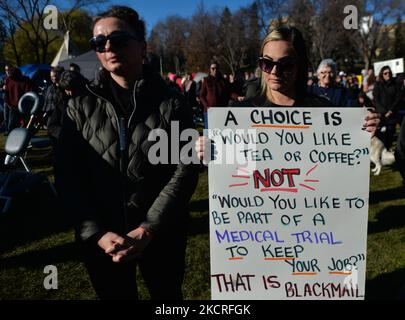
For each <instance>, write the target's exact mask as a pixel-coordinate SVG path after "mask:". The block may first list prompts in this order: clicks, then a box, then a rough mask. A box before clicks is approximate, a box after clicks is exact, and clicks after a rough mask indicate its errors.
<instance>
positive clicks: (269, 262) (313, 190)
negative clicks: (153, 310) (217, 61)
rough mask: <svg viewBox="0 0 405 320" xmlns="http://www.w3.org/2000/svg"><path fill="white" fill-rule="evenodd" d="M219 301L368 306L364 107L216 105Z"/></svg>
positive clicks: (212, 186) (213, 178) (214, 227)
mask: <svg viewBox="0 0 405 320" xmlns="http://www.w3.org/2000/svg"><path fill="white" fill-rule="evenodd" d="M208 116H209V120H208V123H209V127H210V131H209V137H210V138H211V139H212V140H213V141H214V143H215V159H214V160H213V161H212V162H211V163H210V164H209V201H210V245H211V291H212V298H213V299H363V298H364V287H365V265H366V263H365V259H366V241H367V214H368V190H369V165H370V163H369V143H370V134H369V133H367V132H366V131H364V130H362V124H363V122H364V117H365V110H364V109H361V108H339V109H331V108H300V109H295V108H285V109H284V108H283V109H281V108H260V109H256V108H211V109H209V113H208Z"/></svg>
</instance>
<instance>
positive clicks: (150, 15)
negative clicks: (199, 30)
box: [110, 0, 253, 32]
mask: <svg viewBox="0 0 405 320" xmlns="http://www.w3.org/2000/svg"><path fill="white" fill-rule="evenodd" d="M200 2H201V0H122V1H116V0H112V1H110V4H120V5H127V6H129V7H132V8H134V9H135V10H136V11H138V13H139V14H140V16H141V17H142V18H143V19H144V20H145V22H146V25H147V30H148V32H150V30H151V29H152V27H153V26H154V25H155V24H156V22H158V21H159V20H162V19H164V18H165V17H167V16H170V15H179V16H182V17H191V16H192V15H193V13H194V12H195V11H196V8H197V6H198V4H199V3H200ZM203 3H204V6H205V8H206V9H207V10H210V9H213V8H221V9H222V8H224V7H225V6H227V7H228V8H229V9H230V10H231V11H232V12H233V11H235V10H237V9H238V8H240V7H242V6H245V5H248V4H251V3H253V0H203Z"/></svg>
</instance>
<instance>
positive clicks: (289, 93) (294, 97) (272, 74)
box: [195, 27, 379, 160]
mask: <svg viewBox="0 0 405 320" xmlns="http://www.w3.org/2000/svg"><path fill="white" fill-rule="evenodd" d="M327 62H328V61H326V63H325V62H324V63H323V64H322V63H321V65H320V71H323V70H324V71H327V72H326V77H327V78H328V79H331V78H333V75H330V74H329V73H331V72H332V68H331V67H330V65H329V64H328V63H327ZM258 65H259V67H260V69H261V77H260V78H261V88H260V92H259V93H258V95H257V96H256V97H254V98H252V99H250V100H246V101H243V102H240V105H239V106H238V107H256V108H260V107H274V108H289V107H334V105H333V104H332V103H331V102H330V101H329V100H328V99H326V98H324V97H323V96H317V95H315V94H312V93H308V90H307V81H308V57H307V54H306V45H305V41H304V39H303V37H302V35H301V33H300V32H299V30H298V29H296V28H294V27H279V28H276V29H274V30H272V31H270V32H269V33H268V34H267V35H266V37H265V38H264V40H263V43H262V47H261V51H260V57H259V59H258ZM235 107H236V106H235ZM378 124H379V119H378V114H376V113H374V112H370V111H369V112H368V113H367V115H366V117H365V121H364V124H363V126H364V129H365V130H367V131H368V132H370V133H371V134H372V135H373V134H374V133H375V131H376V127H377V126H378ZM195 150H196V152H197V154H198V156H199V158H200V159H201V160H207V158H206V157H207V154H206V151H209V150H211V143H210V141H209V139H207V138H206V137H200V138H199V140H198V141H197V142H196V145H195Z"/></svg>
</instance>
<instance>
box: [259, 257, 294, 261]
mask: <svg viewBox="0 0 405 320" xmlns="http://www.w3.org/2000/svg"><path fill="white" fill-rule="evenodd" d="M294 259H295V258H264V260H268V261H269V260H270V261H273V260H294Z"/></svg>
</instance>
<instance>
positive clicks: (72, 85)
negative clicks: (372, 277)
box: [47, 70, 87, 153]
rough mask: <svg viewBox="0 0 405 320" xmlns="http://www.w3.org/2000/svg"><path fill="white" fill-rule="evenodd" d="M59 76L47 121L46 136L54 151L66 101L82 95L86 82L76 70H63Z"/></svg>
mask: <svg viewBox="0 0 405 320" xmlns="http://www.w3.org/2000/svg"><path fill="white" fill-rule="evenodd" d="M58 71H60V70H58ZM58 71H55V72H56V73H57V72H58ZM59 77H60V79H58V80H57V83H58V84H57V85H56V88H55V90H54V97H53V101H52V103H53V109H52V112H51V114H50V117H49V118H48V123H47V130H48V136H49V137H50V139H51V143H52V148H53V151H54V153H56V150H57V141H58V139H59V135H60V131H61V129H62V124H63V115H64V113H65V110H66V107H67V102H68V100H69V99H71V98H75V97H78V96H81V95H84V93H85V90H86V83H87V81H86V79H85V78H84V77H83V76H82V75H81V74H80V73H78V72H76V71H64V72H63V73H61V74H60V76H59ZM51 79H52V77H51Z"/></svg>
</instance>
